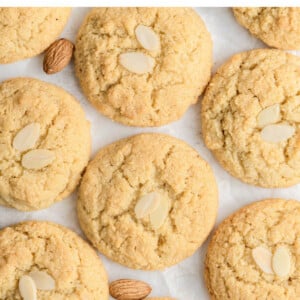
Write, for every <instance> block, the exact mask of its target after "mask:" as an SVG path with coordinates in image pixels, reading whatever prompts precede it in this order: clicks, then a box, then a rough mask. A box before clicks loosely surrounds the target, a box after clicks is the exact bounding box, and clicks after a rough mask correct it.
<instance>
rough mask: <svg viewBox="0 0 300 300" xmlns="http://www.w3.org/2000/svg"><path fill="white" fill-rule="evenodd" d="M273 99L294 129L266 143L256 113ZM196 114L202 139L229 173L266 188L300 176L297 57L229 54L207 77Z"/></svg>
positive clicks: (267, 53) (287, 183)
mask: <svg viewBox="0 0 300 300" xmlns="http://www.w3.org/2000/svg"><path fill="white" fill-rule="evenodd" d="M275 103H278V104H279V105H280V114H281V121H282V122H284V123H287V124H288V125H291V126H293V127H294V128H295V134H294V135H293V136H292V137H291V138H289V139H287V140H285V141H281V142H278V143H269V142H266V141H264V140H263V139H262V137H261V128H260V127H259V126H258V122H257V117H258V115H259V113H260V112H261V111H262V110H263V109H265V108H267V107H269V106H271V105H273V104H275ZM201 118H202V131H203V137H204V141H205V144H206V145H207V147H208V148H209V149H210V150H211V151H212V152H213V154H214V155H215V157H216V158H217V159H218V161H219V162H220V163H221V165H222V166H223V167H224V168H225V169H226V170H227V171H228V172H229V173H231V175H233V176H235V177H237V178H239V179H241V180H243V181H245V182H247V183H249V184H253V185H258V186H262V187H268V188H270V187H287V186H291V185H294V184H296V183H298V182H299V181H300V133H299V122H300V58H299V57H297V56H294V55H291V54H288V53H285V52H283V51H280V50H270V49H259V50H252V51H249V52H243V53H239V54H236V55H234V56H233V57H232V58H231V59H230V60H229V61H228V62H226V63H225V64H224V65H223V66H221V67H220V68H219V70H218V71H217V73H216V74H215V75H214V77H213V78H212V80H211V81H210V83H209V85H208V88H207V90H206V93H205V95H204V98H203V101H202V112H201Z"/></svg>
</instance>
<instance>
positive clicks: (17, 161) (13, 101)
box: [0, 78, 91, 211]
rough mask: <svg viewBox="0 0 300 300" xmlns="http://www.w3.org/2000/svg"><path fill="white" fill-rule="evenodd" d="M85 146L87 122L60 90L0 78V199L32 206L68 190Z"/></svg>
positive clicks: (39, 206) (22, 207) (38, 206)
mask: <svg viewBox="0 0 300 300" xmlns="http://www.w3.org/2000/svg"><path fill="white" fill-rule="evenodd" d="M90 148H91V137H90V125H89V122H88V121H87V120H86V118H85V114H84V111H83V110H82V108H81V106H80V105H79V103H78V102H77V101H76V99H75V98H74V97H72V96H71V95H70V94H68V93H67V92H66V91H64V90H63V89H61V88H58V87H56V86H54V85H52V84H48V83H45V82H42V81H39V80H37V79H31V78H15V79H12V80H8V81H5V82H3V83H2V84H0V204H2V205H5V206H9V207H14V208H16V209H19V210H24V211H25V210H37V209H42V208H46V207H48V206H50V205H51V204H53V203H54V202H56V201H59V200H61V199H63V198H64V197H66V196H68V195H69V194H70V193H71V192H72V191H73V190H74V189H75V187H76V185H77V184H78V182H79V179H80V177H81V172H82V171H83V169H84V167H85V166H86V165H87V163H88V159H89V155H90Z"/></svg>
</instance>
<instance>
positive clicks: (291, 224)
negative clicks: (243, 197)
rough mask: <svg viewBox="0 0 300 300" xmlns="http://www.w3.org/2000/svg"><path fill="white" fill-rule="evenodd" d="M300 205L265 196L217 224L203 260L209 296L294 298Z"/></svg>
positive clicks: (299, 285) (299, 276) (299, 268)
mask: <svg viewBox="0 0 300 300" xmlns="http://www.w3.org/2000/svg"><path fill="white" fill-rule="evenodd" d="M299 237H300V203H299V202H298V201H295V200H289V201H288V200H282V199H268V200H264V201H259V202H255V203H253V204H250V205H248V206H246V207H243V208H242V209H240V210H238V211H237V212H235V213H234V214H233V215H231V216H230V217H228V218H227V219H226V220H224V221H223V222H222V223H221V225H219V227H218V228H217V230H216V232H215V233H214V235H213V238H212V240H211V242H210V244H209V247H208V250H207V255H206V261H205V281H206V285H207V287H208V290H209V293H210V296H211V299H214V300H227V299H228V300H229V299H230V300H237V299H249V300H252V299H253V300H254V299H277V300H294V299H298V298H299V291H300V246H299V242H300V240H299Z"/></svg>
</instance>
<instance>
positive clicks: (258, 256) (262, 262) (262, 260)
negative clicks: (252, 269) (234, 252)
mask: <svg viewBox="0 0 300 300" xmlns="http://www.w3.org/2000/svg"><path fill="white" fill-rule="evenodd" d="M252 257H253V259H254V261H255V263H256V264H257V265H258V266H259V267H260V269H261V270H263V271H264V272H265V273H267V274H273V270H272V253H271V251H270V250H268V249H266V248H264V247H261V246H259V247H256V248H254V249H253V250H252Z"/></svg>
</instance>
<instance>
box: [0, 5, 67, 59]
mask: <svg viewBox="0 0 300 300" xmlns="http://www.w3.org/2000/svg"><path fill="white" fill-rule="evenodd" d="M70 12H71V8H63V7H60V8H58V7H52V8H45V7H44V8H43V7H39V8H38V7H19V8H18V7H11V8H9V7H5V8H0V36H1V40H0V64H6V63H12V62H15V61H18V60H21V59H25V58H28V57H32V56H35V55H38V54H40V53H41V52H43V51H44V50H45V49H46V48H47V47H48V46H49V45H50V44H51V43H52V42H53V41H54V40H55V39H56V38H57V37H58V36H59V35H60V33H61V32H62V30H63V29H64V27H65V25H66V23H67V20H68V18H69V15H70Z"/></svg>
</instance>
